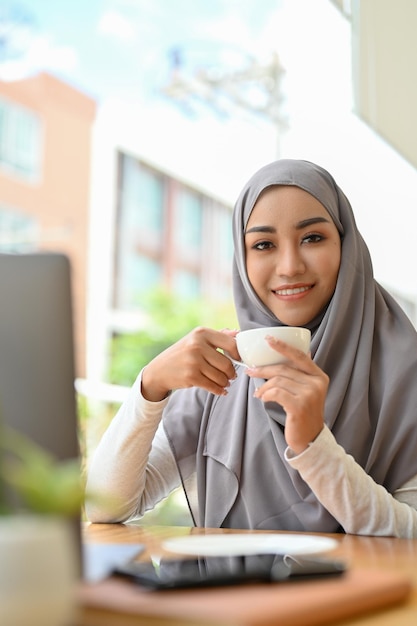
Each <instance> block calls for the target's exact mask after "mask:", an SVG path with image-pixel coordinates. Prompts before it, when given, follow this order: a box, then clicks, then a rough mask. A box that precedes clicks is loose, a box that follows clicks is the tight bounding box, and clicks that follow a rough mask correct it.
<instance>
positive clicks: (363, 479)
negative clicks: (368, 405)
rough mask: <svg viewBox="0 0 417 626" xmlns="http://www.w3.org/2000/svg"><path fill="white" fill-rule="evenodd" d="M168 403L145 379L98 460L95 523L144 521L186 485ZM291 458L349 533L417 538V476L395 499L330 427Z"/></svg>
mask: <svg viewBox="0 0 417 626" xmlns="http://www.w3.org/2000/svg"><path fill="white" fill-rule="evenodd" d="M167 402H168V399H166V400H162V401H161V402H149V401H147V400H146V399H145V398H144V397H143V396H142V393H141V376H139V377H138V378H137V380H136V382H135V384H134V385H133V387H132V389H131V391H130V393H129V395H128V397H127V399H126V400H125V402H124V403H123V405H122V406H121V408H120V409H119V411H118V413H117V415H116V416H115V417H114V418H113V420H112V422H111V423H110V425H109V427H108V429H107V430H106V432H105V433H104V435H103V437H102V439H101V441H100V443H99V445H98V446H97V448H96V450H95V452H94V454H93V455H92V458H91V459H90V463H89V470H88V480H87V492H88V493H92V494H96V495H97V496H99V497H97V498H92V499H91V501H89V500H87V502H86V513H87V517H88V519H89V520H90V521H91V522H104V523H109V522H110V523H112V522H123V521H128V520H131V519H134V518H139V517H141V516H142V515H143V514H144V513H145V512H146V511H147V510H150V509H152V508H153V507H154V506H155V505H156V504H157V503H158V502H159V501H161V500H162V499H163V498H165V497H166V496H168V495H169V494H170V493H171V492H172V491H173V490H174V489H176V488H177V487H178V486H179V485H180V477H179V474H178V470H177V466H176V462H175V459H174V456H173V454H172V451H171V448H170V446H169V443H168V440H167V438H166V435H165V431H164V429H163V427H162V422H161V419H162V413H163V410H164V407H165V406H166V404H167ZM285 457H286V460H287V462H288V463H289V464H290V465H291V466H292V467H293V468H294V469H296V470H297V471H298V472H299V473H300V475H301V477H302V478H303V480H304V481H305V482H306V483H307V484H308V485H309V487H310V489H311V490H312V491H313V493H314V494H315V496H316V497H317V499H318V500H319V501H320V502H321V504H322V505H323V506H324V507H325V508H326V509H327V510H328V511H329V513H330V514H331V515H332V516H333V517H334V518H335V519H336V520H337V521H338V523H339V524H340V526H341V527H342V528H343V529H344V531H345V532H347V533H353V534H362V535H383V536H395V537H403V538H413V537H414V538H415V537H417V510H416V509H417V476H414V477H413V478H412V479H411V480H409V481H407V482H406V483H405V484H404V485H403V486H402V487H401V488H400V489H397V490H396V491H395V492H394V493H393V494H390V493H389V492H388V491H387V490H386V489H385V488H384V487H383V486H381V485H378V484H377V483H376V482H375V481H374V480H373V479H372V478H371V477H370V476H369V475H368V474H367V473H366V472H365V471H364V470H363V469H362V467H360V465H358V464H357V463H356V461H355V460H354V458H353V457H352V456H351V455H349V454H347V453H346V452H345V450H344V449H343V448H342V447H341V446H340V445H339V444H338V443H337V441H336V440H335V438H334V436H333V434H332V433H331V431H330V430H329V429H328V428H327V426H324V428H323V430H322V431H321V433H320V434H319V436H318V437H317V438H316V439H315V440H314V442H312V443H311V444H310V445H309V446H308V448H307V449H306V450H304V452H302V453H301V454H299V455H295V454H294V453H293V452H292V450H291V449H289V448H287V450H286V454H285Z"/></svg>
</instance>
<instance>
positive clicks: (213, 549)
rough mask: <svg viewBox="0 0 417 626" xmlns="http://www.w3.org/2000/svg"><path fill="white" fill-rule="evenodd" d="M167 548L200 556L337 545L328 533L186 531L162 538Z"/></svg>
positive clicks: (317, 549) (300, 551) (299, 550)
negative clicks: (179, 535) (204, 532)
mask: <svg viewBox="0 0 417 626" xmlns="http://www.w3.org/2000/svg"><path fill="white" fill-rule="evenodd" d="M162 545H163V547H164V548H165V549H166V550H169V551H170V552H178V553H180V554H194V555H201V556H225V555H242V556H243V555H246V554H289V555H295V554H313V553H315V552H326V551H327V550H333V549H334V548H336V547H337V541H336V540H335V539H331V538H330V537H317V536H315V535H303V534H285V533H279V534H266V533H265V534H259V535H252V534H249V533H248V534H243V533H242V534H226V535H216V534H214V535H187V536H186V537H174V538H172V539H167V540H166V541H164V542H163V544H162Z"/></svg>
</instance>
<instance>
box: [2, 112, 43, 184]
mask: <svg viewBox="0 0 417 626" xmlns="http://www.w3.org/2000/svg"><path fill="white" fill-rule="evenodd" d="M40 163H41V123H40V120H39V118H38V117H37V116H36V115H35V114H34V113H32V112H31V111H28V110H26V109H24V108H23V107H20V106H17V105H11V104H9V103H7V102H5V101H4V100H0V167H2V168H3V169H6V170H7V171H9V172H11V173H13V174H15V175H17V176H20V177H22V178H25V179H27V180H37V179H38V178H39V176H40Z"/></svg>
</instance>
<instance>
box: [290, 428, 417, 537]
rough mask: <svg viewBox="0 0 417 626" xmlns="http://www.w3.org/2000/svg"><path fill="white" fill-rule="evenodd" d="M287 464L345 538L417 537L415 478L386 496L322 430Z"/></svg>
mask: <svg viewBox="0 0 417 626" xmlns="http://www.w3.org/2000/svg"><path fill="white" fill-rule="evenodd" d="M285 455H286V459H287V461H288V463H289V464H290V465H291V467H293V468H294V469H296V470H298V472H299V473H300V475H301V477H302V478H303V480H305V482H306V483H307V484H308V485H309V487H310V488H311V490H312V491H313V493H314V494H315V495H316V497H317V499H318V500H319V501H320V502H321V504H322V505H323V506H324V507H325V508H326V509H327V510H328V511H329V513H330V514H331V515H333V517H334V518H335V519H336V520H337V521H338V522H339V524H340V525H341V526H342V528H343V529H344V530H345V532H347V533H352V534H358V535H381V536H394V537H403V538H416V537H417V511H416V508H417V476H415V477H414V478H412V479H411V480H409V481H407V483H406V484H405V485H403V486H402V487H401V488H400V489H398V490H397V491H395V493H394V494H393V495H391V494H390V493H389V492H388V491H387V490H386V489H385V487H383V486H382V485H378V484H377V483H376V482H375V481H374V480H373V478H371V476H369V475H368V474H367V473H366V472H365V470H363V469H362V467H360V465H358V463H356V461H355V460H354V458H353V457H352V456H351V455H349V454H347V453H346V451H345V450H344V449H343V448H342V446H340V445H339V444H338V443H337V441H336V440H335V438H334V436H333V434H332V433H331V431H330V430H329V429H328V428H327V426H325V427H324V428H323V430H322V431H321V433H320V434H319V436H318V437H317V438H316V439H315V441H314V442H313V443H311V444H310V445H309V447H308V448H307V449H306V450H304V452H302V453H301V454H299V455H295V454H294V452H293V451H292V450H291V449H290V448H287V450H286V453H285Z"/></svg>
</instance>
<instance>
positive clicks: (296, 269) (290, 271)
mask: <svg viewBox="0 0 417 626" xmlns="http://www.w3.org/2000/svg"><path fill="white" fill-rule="evenodd" d="M277 257H278V258H277V265H276V273H277V274H278V275H279V276H297V275H298V274H302V273H304V271H305V263H304V260H303V258H302V256H301V254H300V251H299V249H298V248H297V249H294V248H293V247H292V246H285V247H284V248H281V249H280V250H279V251H278V255H277Z"/></svg>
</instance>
